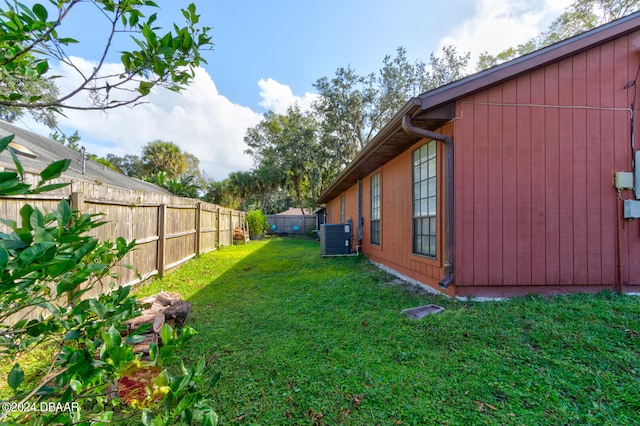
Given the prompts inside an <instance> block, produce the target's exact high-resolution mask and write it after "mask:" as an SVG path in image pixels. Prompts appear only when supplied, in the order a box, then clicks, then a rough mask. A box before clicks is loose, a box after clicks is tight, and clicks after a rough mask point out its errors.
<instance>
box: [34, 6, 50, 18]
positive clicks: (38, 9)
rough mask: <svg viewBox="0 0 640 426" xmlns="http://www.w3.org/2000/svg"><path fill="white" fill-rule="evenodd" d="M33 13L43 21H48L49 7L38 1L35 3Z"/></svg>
mask: <svg viewBox="0 0 640 426" xmlns="http://www.w3.org/2000/svg"><path fill="white" fill-rule="evenodd" d="M32 10H33V13H34V14H35V15H36V16H37V17H38V19H40V21H42V22H46V20H47V18H48V17H49V14H48V13H47V9H46V8H45V7H44V6H43V5H41V4H40V3H36V4H34V5H33V8H32Z"/></svg>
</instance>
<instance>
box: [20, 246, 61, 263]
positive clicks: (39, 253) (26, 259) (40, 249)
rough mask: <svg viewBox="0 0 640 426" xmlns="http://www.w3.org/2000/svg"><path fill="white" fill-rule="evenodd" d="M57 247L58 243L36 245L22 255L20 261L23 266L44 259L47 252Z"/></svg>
mask: <svg viewBox="0 0 640 426" xmlns="http://www.w3.org/2000/svg"><path fill="white" fill-rule="evenodd" d="M55 245H56V243H52V242H42V243H36V244H34V245H32V246H31V247H29V248H27V249H26V250H24V251H23V252H22V253H20V255H19V256H18V261H19V262H20V263H21V264H23V265H25V264H28V263H31V262H33V261H35V260H37V259H38V258H40V257H43V256H44V255H45V254H46V252H47V250H49V249H50V248H51V247H55Z"/></svg>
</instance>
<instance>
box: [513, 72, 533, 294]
mask: <svg viewBox="0 0 640 426" xmlns="http://www.w3.org/2000/svg"><path fill="white" fill-rule="evenodd" d="M517 97H518V100H517V102H518V104H528V103H530V102H531V77H530V75H525V76H522V77H520V78H518V79H517ZM516 115H517V141H518V142H517V174H516V179H517V182H518V188H517V191H518V196H517V206H516V209H517V223H518V237H517V244H518V284H519V285H529V284H531V206H532V202H531V201H532V200H531V173H532V171H531V108H530V107H518V108H517V111H516Z"/></svg>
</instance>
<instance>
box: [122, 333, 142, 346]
mask: <svg viewBox="0 0 640 426" xmlns="http://www.w3.org/2000/svg"><path fill="white" fill-rule="evenodd" d="M143 340H144V336H143V335H141V334H132V335H130V336H128V337H127V338H126V339H125V342H127V344H129V345H135V344H136V343H140V342H142V341H143Z"/></svg>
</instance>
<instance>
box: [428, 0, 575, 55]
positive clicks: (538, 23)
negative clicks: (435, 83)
mask: <svg viewBox="0 0 640 426" xmlns="http://www.w3.org/2000/svg"><path fill="white" fill-rule="evenodd" d="M570 3H571V0H537V1H513V0H477V2H476V13H475V15H474V16H473V17H472V18H470V19H467V20H465V21H464V22H462V23H461V24H460V25H458V26H456V27H454V28H453V30H452V31H451V33H450V34H449V35H448V36H447V37H445V38H443V39H442V40H441V41H440V46H441V47H442V46H443V45H446V44H452V45H455V46H456V48H457V50H458V52H460V53H462V52H471V66H472V67H475V63H476V61H477V58H478V57H479V55H480V54H481V53H483V52H485V51H486V52H489V53H491V54H496V53H498V52H500V51H502V50H504V49H507V48H509V47H515V46H517V45H519V44H522V43H524V42H527V41H529V40H530V39H532V38H534V37H536V36H537V35H538V34H539V33H541V32H542V31H544V30H546V28H547V26H548V25H549V23H550V22H551V21H552V20H553V19H554V18H556V17H557V16H558V15H560V13H562V11H563V10H564V9H565V8H566V7H567V6H568V5H569V4H570Z"/></svg>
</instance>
